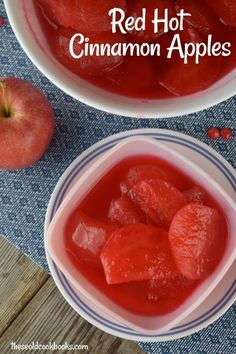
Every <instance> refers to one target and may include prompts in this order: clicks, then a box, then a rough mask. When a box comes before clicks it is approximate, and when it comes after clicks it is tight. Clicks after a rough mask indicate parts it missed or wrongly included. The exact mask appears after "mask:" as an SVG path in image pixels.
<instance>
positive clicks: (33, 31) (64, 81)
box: [4, 0, 236, 118]
mask: <svg viewBox="0 0 236 354" xmlns="http://www.w3.org/2000/svg"><path fill="white" fill-rule="evenodd" d="M4 3H5V7H6V10H7V14H8V17H9V20H10V23H11V26H12V28H13V30H14V32H15V34H16V37H17V38H18V40H19V42H20V44H21V45H22V47H23V49H24V50H25V52H26V54H27V55H28V56H29V58H30V59H31V60H32V62H33V63H34V64H35V65H36V66H37V67H38V69H39V70H40V71H41V72H42V73H43V74H44V75H45V76H46V77H47V78H48V79H49V80H51V81H52V82H53V83H54V84H55V85H57V86H58V87H59V88H60V89H61V90H63V91H64V92H66V93H67V94H69V95H70V96H72V97H74V98H75V99H77V100H79V101H81V102H83V103H86V104H88V105H90V106H93V107H95V108H98V109H100V110H103V111H107V112H109V113H115V114H119V115H124V116H129V117H137V118H164V117H173V116H178V115H184V114H188V113H193V112H197V111H200V110H202V109H204V108H208V107H211V106H213V105H215V104H217V103H220V102H222V101H224V100H226V99H228V98H230V97H232V96H233V95H235V94H236V69H235V70H234V71H232V72H231V73H230V74H228V75H227V76H225V77H224V78H223V79H222V80H220V81H218V82H217V83H216V84H214V85H213V86H211V87H210V88H209V89H207V90H205V91H202V92H199V93H196V94H193V95H189V96H186V97H179V98H177V97H176V98H170V99H156V100H142V99H131V98H126V97H122V96H120V95H115V94H111V93H109V92H107V91H104V90H102V89H100V88H97V87H96V86H94V85H92V84H90V83H88V82H86V81H85V80H82V79H80V78H78V76H76V75H74V74H73V73H71V72H70V71H69V70H67V69H66V68H65V67H63V66H62V65H61V64H59V63H58V62H57V61H56V60H55V59H54V57H53V56H52V54H51V52H50V49H49V47H48V45H47V42H46V40H45V38H44V35H43V33H42V30H41V28H40V25H39V22H38V19H37V16H36V14H35V10H34V6H33V2H32V0H11V1H9V0H4Z"/></svg>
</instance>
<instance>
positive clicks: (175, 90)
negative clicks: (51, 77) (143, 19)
mask: <svg viewBox="0 0 236 354" xmlns="http://www.w3.org/2000/svg"><path fill="white" fill-rule="evenodd" d="M232 1H233V0H232ZM34 2H35V6H36V9H37V14H38V18H39V21H40V24H41V27H42V29H43V32H44V35H45V37H46V39H47V41H48V43H49V46H50V48H51V50H52V52H53V55H54V56H55V58H56V59H57V60H58V61H59V62H60V63H61V64H63V65H64V66H65V67H66V68H67V69H69V70H70V71H72V72H74V73H75V74H77V75H78V76H79V77H81V78H83V79H84V80H86V81H88V82H90V83H92V84H94V85H95V86H97V87H100V88H102V89H104V90H106V91H109V92H111V93H115V94H119V95H122V96H126V97H133V98H141V99H158V98H170V97H174V96H185V95H188V94H191V93H194V92H199V91H202V90H204V89H206V88H208V87H209V86H211V85H212V84H214V83H215V82H217V81H218V80H219V79H221V78H222V77H224V76H225V75H227V74H228V73H229V72H231V71H232V70H233V69H234V68H235V66H236V27H235V26H234V22H233V21H232V16H233V14H232V11H231V13H230V21H229V23H230V25H231V26H228V25H227V21H226V18H227V9H226V10H225V9H224V19H221V21H220V19H219V18H218V17H217V11H214V10H213V8H212V7H213V6H212V3H211V1H209V3H208V4H207V1H205V0H199V1H197V0H192V3H193V5H191V6H187V5H186V6H187V8H186V11H192V18H193V20H192V21H190V22H186V23H185V25H184V32H182V33H181V41H182V42H183V43H184V42H186V41H187V42H189V41H190V42H191V41H192V42H194V43H195V42H199V41H200V42H205V43H206V42H207V35H208V34H212V35H213V41H214V42H220V43H225V42H231V43H232V47H231V55H230V56H228V57H224V56H223V57H222V56H217V57H204V58H202V60H201V59H200V64H198V65H197V64H195V62H194V61H193V60H191V58H190V60H189V63H188V64H185V65H183V64H182V60H180V58H179V55H177V53H175V54H174V56H173V57H172V59H167V58H166V50H165V48H168V47H169V45H170V43H171V40H172V38H173V35H174V33H175V32H172V33H165V34H162V33H160V35H158V36H152V34H151V32H150V31H151V30H150V27H151V26H150V23H149V22H150V21H151V16H150V13H151V14H152V12H150V11H151V10H153V6H154V5H155V4H152V5H151V8H150V6H149V5H150V1H146V0H142V1H131V0H128V1H124V0H120V1H119V2H118V3H117V2H114V3H115V6H120V7H121V8H123V9H126V11H127V12H126V13H127V15H129V16H131V15H132V16H134V14H136V15H137V16H139V15H140V11H141V10H140V6H141V5H142V6H141V7H144V6H146V7H147V11H148V9H149V8H150V9H149V12H147V14H148V16H147V20H148V26H147V31H148V32H147V33H144V34H143V35H142V33H135V32H132V33H130V34H126V35H122V34H121V33H116V34H115V35H114V34H112V33H111V30H109V28H110V27H111V25H110V26H109V19H108V15H107V12H105V11H107V8H106V7H107V5H106V2H105V1H104V2H103V3H104V5H103V4H101V5H99V6H101V8H100V9H98V8H99V6H98V5H97V3H96V2H94V1H87V2H86V1H82V2H79V1H77V0H73V1H71V2H70V3H71V5H70V6H69V7H68V2H67V1H65V0H62V1H60V2H59V1H57V0H50V1H48V0H47V1H46V0H34ZM65 2H66V7H65ZM156 2H157V6H156V7H158V4H159V5H160V6H161V10H160V12H161V13H163V11H164V8H168V9H169V13H170V14H171V15H174V16H176V11H177V9H179V8H183V7H184V4H185V2H184V1H181V0H176V1H174V0H173V1H171V0H158V1H157V0H156ZM221 2H222V3H223V1H217V3H221ZM78 3H80V4H82V5H78ZM112 3H113V2H111V4H112ZM153 3H154V1H153ZM79 6H82V7H83V9H82V10H83V11H85V10H86V13H87V15H86V18H87V23H86V21H85V19H84V17H81V15H80V8H79ZM219 6H220V5H219ZM111 7H112V6H111ZM154 8H155V6H154ZM65 9H66V12H65ZM233 11H235V12H236V9H235V7H234V8H233ZM199 14H200V16H199ZM99 16H100V17H99ZM235 17H236V14H235ZM70 19H71V20H70ZM223 20H224V23H223ZM78 23H80V24H81V25H77V24H78ZM88 23H89V24H90V25H89V26H88ZM73 26H74V28H73ZM75 27H76V28H75ZM80 27H81V29H80ZM99 28H100V31H102V32H100V31H99ZM79 30H80V32H81V33H83V34H84V35H85V36H88V37H89V38H90V42H91V43H110V44H112V43H115V42H131V43H139V44H140V43H142V42H147V41H148V42H153V43H159V44H160V45H161V56H160V57H157V56H147V57H142V56H141V57H140V56H131V57H130V56H129V55H127V56H126V57H124V58H122V57H100V58H98V57H95V56H93V57H90V58H89V59H88V58H81V59H73V58H72V57H71V55H70V52H69V41H70V39H71V37H72V36H73V35H74V34H75V33H78V31H79ZM85 31H90V32H89V34H87V33H88V32H87V33H86V32H85Z"/></svg>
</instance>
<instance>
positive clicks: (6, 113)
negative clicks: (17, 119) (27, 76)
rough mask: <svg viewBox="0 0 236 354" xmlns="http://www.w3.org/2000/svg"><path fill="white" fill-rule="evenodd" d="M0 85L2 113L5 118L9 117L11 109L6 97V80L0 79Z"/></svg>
mask: <svg viewBox="0 0 236 354" xmlns="http://www.w3.org/2000/svg"><path fill="white" fill-rule="evenodd" d="M0 85H1V88H2V98H3V104H4V108H3V113H4V116H5V117H6V118H9V117H10V116H11V110H10V105H9V102H8V99H7V82H6V80H0Z"/></svg>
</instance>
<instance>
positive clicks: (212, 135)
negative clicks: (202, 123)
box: [207, 127, 220, 140]
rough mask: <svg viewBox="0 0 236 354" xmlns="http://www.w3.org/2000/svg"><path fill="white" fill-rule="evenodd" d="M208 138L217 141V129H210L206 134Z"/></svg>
mask: <svg viewBox="0 0 236 354" xmlns="http://www.w3.org/2000/svg"><path fill="white" fill-rule="evenodd" d="M207 134H208V138H209V139H211V140H215V139H218V138H219V137H220V130H219V129H218V128H214V127H212V128H210V129H209V130H208V132H207Z"/></svg>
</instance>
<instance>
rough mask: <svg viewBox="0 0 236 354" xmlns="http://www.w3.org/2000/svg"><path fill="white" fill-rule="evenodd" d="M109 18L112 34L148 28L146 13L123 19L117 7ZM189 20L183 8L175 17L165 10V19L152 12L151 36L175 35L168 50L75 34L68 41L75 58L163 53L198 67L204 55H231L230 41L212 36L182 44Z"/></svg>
mask: <svg viewBox="0 0 236 354" xmlns="http://www.w3.org/2000/svg"><path fill="white" fill-rule="evenodd" d="M109 16H110V17H111V30H112V33H114V34H115V33H117V32H120V33H122V34H124V35H125V34H127V33H129V32H132V31H145V29H146V25H147V10H146V9H145V8H143V9H142V15H141V16H140V17H137V18H134V17H126V14H125V11H124V10H122V9H120V8H113V9H111V10H110V11H109ZM189 17H191V14H190V13H186V12H185V11H184V10H183V9H181V10H180V11H179V13H177V15H176V17H170V16H169V12H168V9H165V12H164V16H162V17H161V16H159V11H158V9H155V10H154V13H153V20H152V21H151V22H152V25H153V33H154V34H157V33H158V34H159V33H160V34H163V33H167V32H170V31H171V32H176V31H178V33H175V34H174V35H173V39H172V41H171V43H170V46H169V47H168V48H162V47H161V44H160V43H126V42H125V40H124V41H123V42H120V43H112V44H111V43H90V38H89V37H87V36H84V34H82V33H75V34H74V35H73V36H72V38H71V40H70V47H69V50H70V54H71V56H72V57H73V58H74V59H80V58H82V57H83V56H93V55H96V56H126V55H131V56H163V54H165V52H164V51H166V53H167V54H165V55H166V57H167V59H171V58H172V56H173V55H174V54H175V53H177V54H178V55H179V57H180V58H181V59H182V60H183V61H184V63H185V64H187V63H188V61H189V58H192V57H194V59H195V63H196V64H199V62H200V59H201V57H204V56H224V57H228V56H230V55H231V43H230V42H225V43H221V42H214V41H213V34H210V35H208V38H207V41H205V42H197V43H182V41H181V32H182V31H184V26H185V23H186V21H188V19H189Z"/></svg>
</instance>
